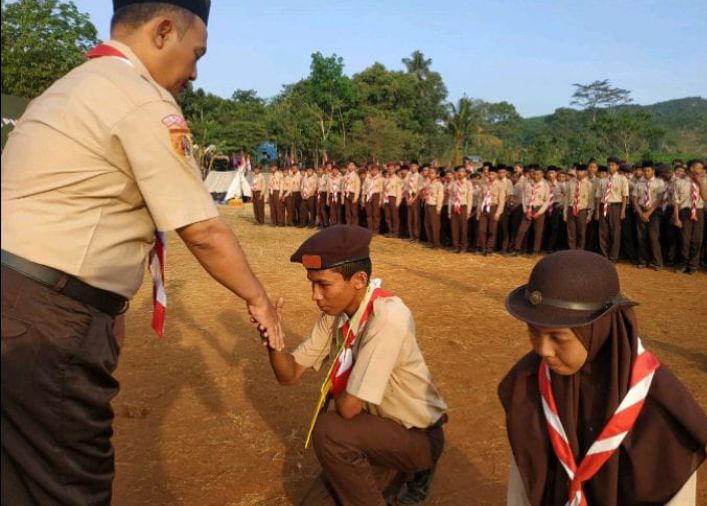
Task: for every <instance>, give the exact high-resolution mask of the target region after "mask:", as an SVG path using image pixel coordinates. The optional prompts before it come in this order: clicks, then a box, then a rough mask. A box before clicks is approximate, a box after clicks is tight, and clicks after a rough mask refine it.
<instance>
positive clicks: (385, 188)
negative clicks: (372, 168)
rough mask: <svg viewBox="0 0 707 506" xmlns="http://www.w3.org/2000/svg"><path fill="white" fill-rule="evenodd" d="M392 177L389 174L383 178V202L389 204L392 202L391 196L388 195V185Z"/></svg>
mask: <svg viewBox="0 0 707 506" xmlns="http://www.w3.org/2000/svg"><path fill="white" fill-rule="evenodd" d="M391 179H392V178H391V177H390V176H389V177H387V178H385V179H383V204H384V205H387V204H388V203H389V202H390V198H389V197H388V185H389V184H390V180H391Z"/></svg>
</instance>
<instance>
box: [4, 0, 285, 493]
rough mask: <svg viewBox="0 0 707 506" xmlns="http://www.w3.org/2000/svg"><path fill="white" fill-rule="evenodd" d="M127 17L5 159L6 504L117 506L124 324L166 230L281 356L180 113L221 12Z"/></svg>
mask: <svg viewBox="0 0 707 506" xmlns="http://www.w3.org/2000/svg"><path fill="white" fill-rule="evenodd" d="M114 5H115V7H116V9H117V10H116V12H115V14H114V18H113V21H112V26H111V37H112V39H113V40H111V41H110V42H109V43H106V44H103V45H101V46H99V47H97V48H95V49H94V50H92V51H91V52H90V53H89V55H88V56H89V58H90V61H88V62H86V63H84V64H83V65H81V66H79V67H78V68H76V69H74V70H73V71H71V72H69V74H67V75H66V76H65V77H63V78H62V79H60V80H58V81H57V82H55V83H54V84H53V85H52V86H51V87H50V88H49V89H48V90H47V91H46V92H45V93H44V94H43V95H41V96H40V97H39V98H37V99H35V100H34V101H33V102H32V104H31V105H30V107H29V108H28V109H27V111H26V112H25V114H24V116H23V117H22V118H21V119H20V121H19V122H18V124H17V127H16V128H15V130H14V132H13V133H12V134H11V135H10V138H9V140H8V143H7V145H6V147H5V150H4V152H3V154H2V249H3V251H2V264H3V265H2V281H3V290H2V367H1V370H2V382H1V384H2V465H1V466H0V467H1V469H2V492H1V494H2V498H1V502H2V504H8V505H24V504H41V505H51V504H62V505H85V504H107V503H109V502H110V498H111V484H112V480H113V475H114V460H113V449H112V446H111V442H110V436H111V433H112V419H113V413H112V410H111V407H110V401H111V399H112V398H113V396H115V394H116V393H117V392H118V382H117V381H116V380H115V379H114V378H113V376H112V372H113V370H114V369H115V367H116V365H117V360H118V354H119V347H120V344H119V343H120V339H121V337H122V336H120V333H121V330H120V329H121V327H122V316H118V315H119V314H120V313H122V312H123V311H124V309H125V308H126V307H127V301H128V299H130V298H131V297H133V295H135V292H136V291H137V290H138V288H139V287H140V284H141V283H142V279H143V275H144V265H145V258H146V256H147V254H148V252H149V251H150V249H151V248H152V246H153V243H154V239H155V232H156V230H160V231H168V230H177V232H178V233H179V235H180V237H181V238H182V240H183V241H184V242H185V243H186V245H187V247H188V248H189V249H190V251H191V252H192V253H193V254H194V255H195V256H196V257H197V258H198V259H199V261H200V263H201V264H202V265H203V266H204V267H205V269H206V270H207V271H208V272H209V273H210V274H211V275H212V276H213V277H214V278H215V279H216V280H218V281H219V282H220V283H222V284H223V285H224V286H226V287H227V288H229V289H230V290H231V291H233V292H234V293H235V294H237V295H238V296H240V297H242V298H244V299H245V300H246V301H247V304H248V308H249V310H250V312H251V315H252V316H254V317H255V318H257V319H258V320H259V321H260V322H261V323H262V324H263V325H264V326H265V327H267V328H268V329H269V331H268V335H269V336H270V337H271V338H273V339H272V340H271V345H272V346H275V347H277V348H281V347H282V337H281V332H280V331H279V330H278V328H279V327H278V323H277V315H276V314H275V311H274V308H273V307H272V305H271V304H270V302H269V300H268V297H267V295H266V294H265V291H264V289H263V287H262V286H261V284H260V283H259V282H258V280H257V278H256V277H255V276H254V275H253V273H252V272H251V270H250V267H249V265H248V262H247V260H246V258H245V255H244V253H243V251H242V250H241V248H240V246H239V244H238V241H237V239H236V237H235V235H234V233H233V231H232V230H231V228H230V226H228V224H227V223H226V222H225V221H223V220H222V219H220V218H219V217H218V212H217V211H216V209H215V208H214V205H213V202H212V200H211V198H210V196H209V194H208V192H207V190H206V188H205V186H204V184H203V183H202V181H201V177H200V171H199V168H198V167H197V165H196V162H195V161H194V158H193V156H192V152H191V148H192V144H191V135H190V133H189V129H188V127H187V124H186V122H185V121H184V119H183V117H182V115H181V111H180V109H179V107H178V105H177V103H176V101H175V97H176V96H177V95H178V94H179V93H180V92H181V90H182V89H183V88H184V86H185V85H186V83H187V82H188V81H190V80H194V79H195V78H196V61H197V59H198V58H199V57H200V56H202V55H203V54H204V53H205V52H206V21H207V16H208V2H206V1H205V0H201V1H197V0H193V1H186V0H178V1H173V2H162V3H159V4H150V5H141V3H140V2H134V1H120V0H116V1H115V2H114ZM38 146H41V149H37V147H38ZM157 254H159V253H157ZM162 302H164V303H166V301H165V300H164V299H162V300H161V301H160V303H162Z"/></svg>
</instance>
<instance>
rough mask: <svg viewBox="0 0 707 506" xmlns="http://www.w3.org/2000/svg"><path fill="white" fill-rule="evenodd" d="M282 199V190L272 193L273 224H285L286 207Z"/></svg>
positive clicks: (271, 210)
mask: <svg viewBox="0 0 707 506" xmlns="http://www.w3.org/2000/svg"><path fill="white" fill-rule="evenodd" d="M282 204H283V202H282V201H281V200H280V190H275V191H273V192H272V193H271V194H270V223H272V224H273V226H278V225H279V226H282V225H284V224H285V219H284V218H285V216H284V213H285V209H284V206H283V205H282Z"/></svg>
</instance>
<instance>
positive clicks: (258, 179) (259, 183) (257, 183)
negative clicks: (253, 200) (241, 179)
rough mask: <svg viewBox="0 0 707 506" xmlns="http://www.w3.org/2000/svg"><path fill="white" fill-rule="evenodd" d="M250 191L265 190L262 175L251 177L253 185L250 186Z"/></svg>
mask: <svg viewBox="0 0 707 506" xmlns="http://www.w3.org/2000/svg"><path fill="white" fill-rule="evenodd" d="M250 188H251V190H253V191H254V192H262V191H263V190H265V176H263V174H262V173H261V174H255V175H254V176H253V184H252V185H250Z"/></svg>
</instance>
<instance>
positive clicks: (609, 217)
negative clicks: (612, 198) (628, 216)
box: [599, 204, 621, 262]
mask: <svg viewBox="0 0 707 506" xmlns="http://www.w3.org/2000/svg"><path fill="white" fill-rule="evenodd" d="M599 213H600V214H599V249H600V250H601V254H602V255H604V256H605V257H606V258H608V259H609V260H611V261H612V262H616V261H618V259H619V251H620V248H621V204H609V206H608V207H607V210H606V216H604V204H602V205H601V207H600V209H599Z"/></svg>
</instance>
